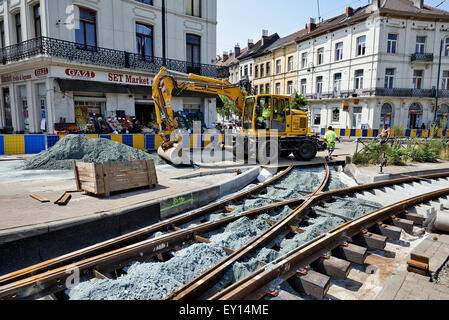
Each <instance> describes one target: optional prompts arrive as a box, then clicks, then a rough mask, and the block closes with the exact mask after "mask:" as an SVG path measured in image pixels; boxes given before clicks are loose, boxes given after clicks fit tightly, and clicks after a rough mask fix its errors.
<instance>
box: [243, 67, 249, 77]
mask: <svg viewBox="0 0 449 320" xmlns="http://www.w3.org/2000/svg"><path fill="white" fill-rule="evenodd" d="M243 70H244V73H243V74H244V75H245V77H247V76H248V65H246V66H245V67H244V69H243Z"/></svg>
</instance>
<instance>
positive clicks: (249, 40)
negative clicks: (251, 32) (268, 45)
mask: <svg viewBox="0 0 449 320" xmlns="http://www.w3.org/2000/svg"><path fill="white" fill-rule="evenodd" d="M253 46H254V40H253V39H248V50H250V49H251V48H252V47H253Z"/></svg>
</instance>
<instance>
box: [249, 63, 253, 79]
mask: <svg viewBox="0 0 449 320" xmlns="http://www.w3.org/2000/svg"><path fill="white" fill-rule="evenodd" d="M249 75H250V76H251V77H252V76H253V64H252V63H251V64H250V65H249Z"/></svg>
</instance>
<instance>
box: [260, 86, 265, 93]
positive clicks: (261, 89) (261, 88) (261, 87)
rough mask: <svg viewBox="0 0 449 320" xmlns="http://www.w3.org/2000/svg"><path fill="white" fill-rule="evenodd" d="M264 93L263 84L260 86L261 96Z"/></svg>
mask: <svg viewBox="0 0 449 320" xmlns="http://www.w3.org/2000/svg"><path fill="white" fill-rule="evenodd" d="M263 92H264V91H263V84H261V85H260V94H262V93H263Z"/></svg>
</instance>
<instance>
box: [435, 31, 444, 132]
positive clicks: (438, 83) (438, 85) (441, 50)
mask: <svg viewBox="0 0 449 320" xmlns="http://www.w3.org/2000/svg"><path fill="white" fill-rule="evenodd" d="M443 42H444V41H443V39H441V44H440V58H439V61H438V74H437V92H436V95H435V108H434V112H433V123H434V124H436V123H437V111H438V98H439V97H438V96H439V93H440V73H441V56H442V54H443Z"/></svg>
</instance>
